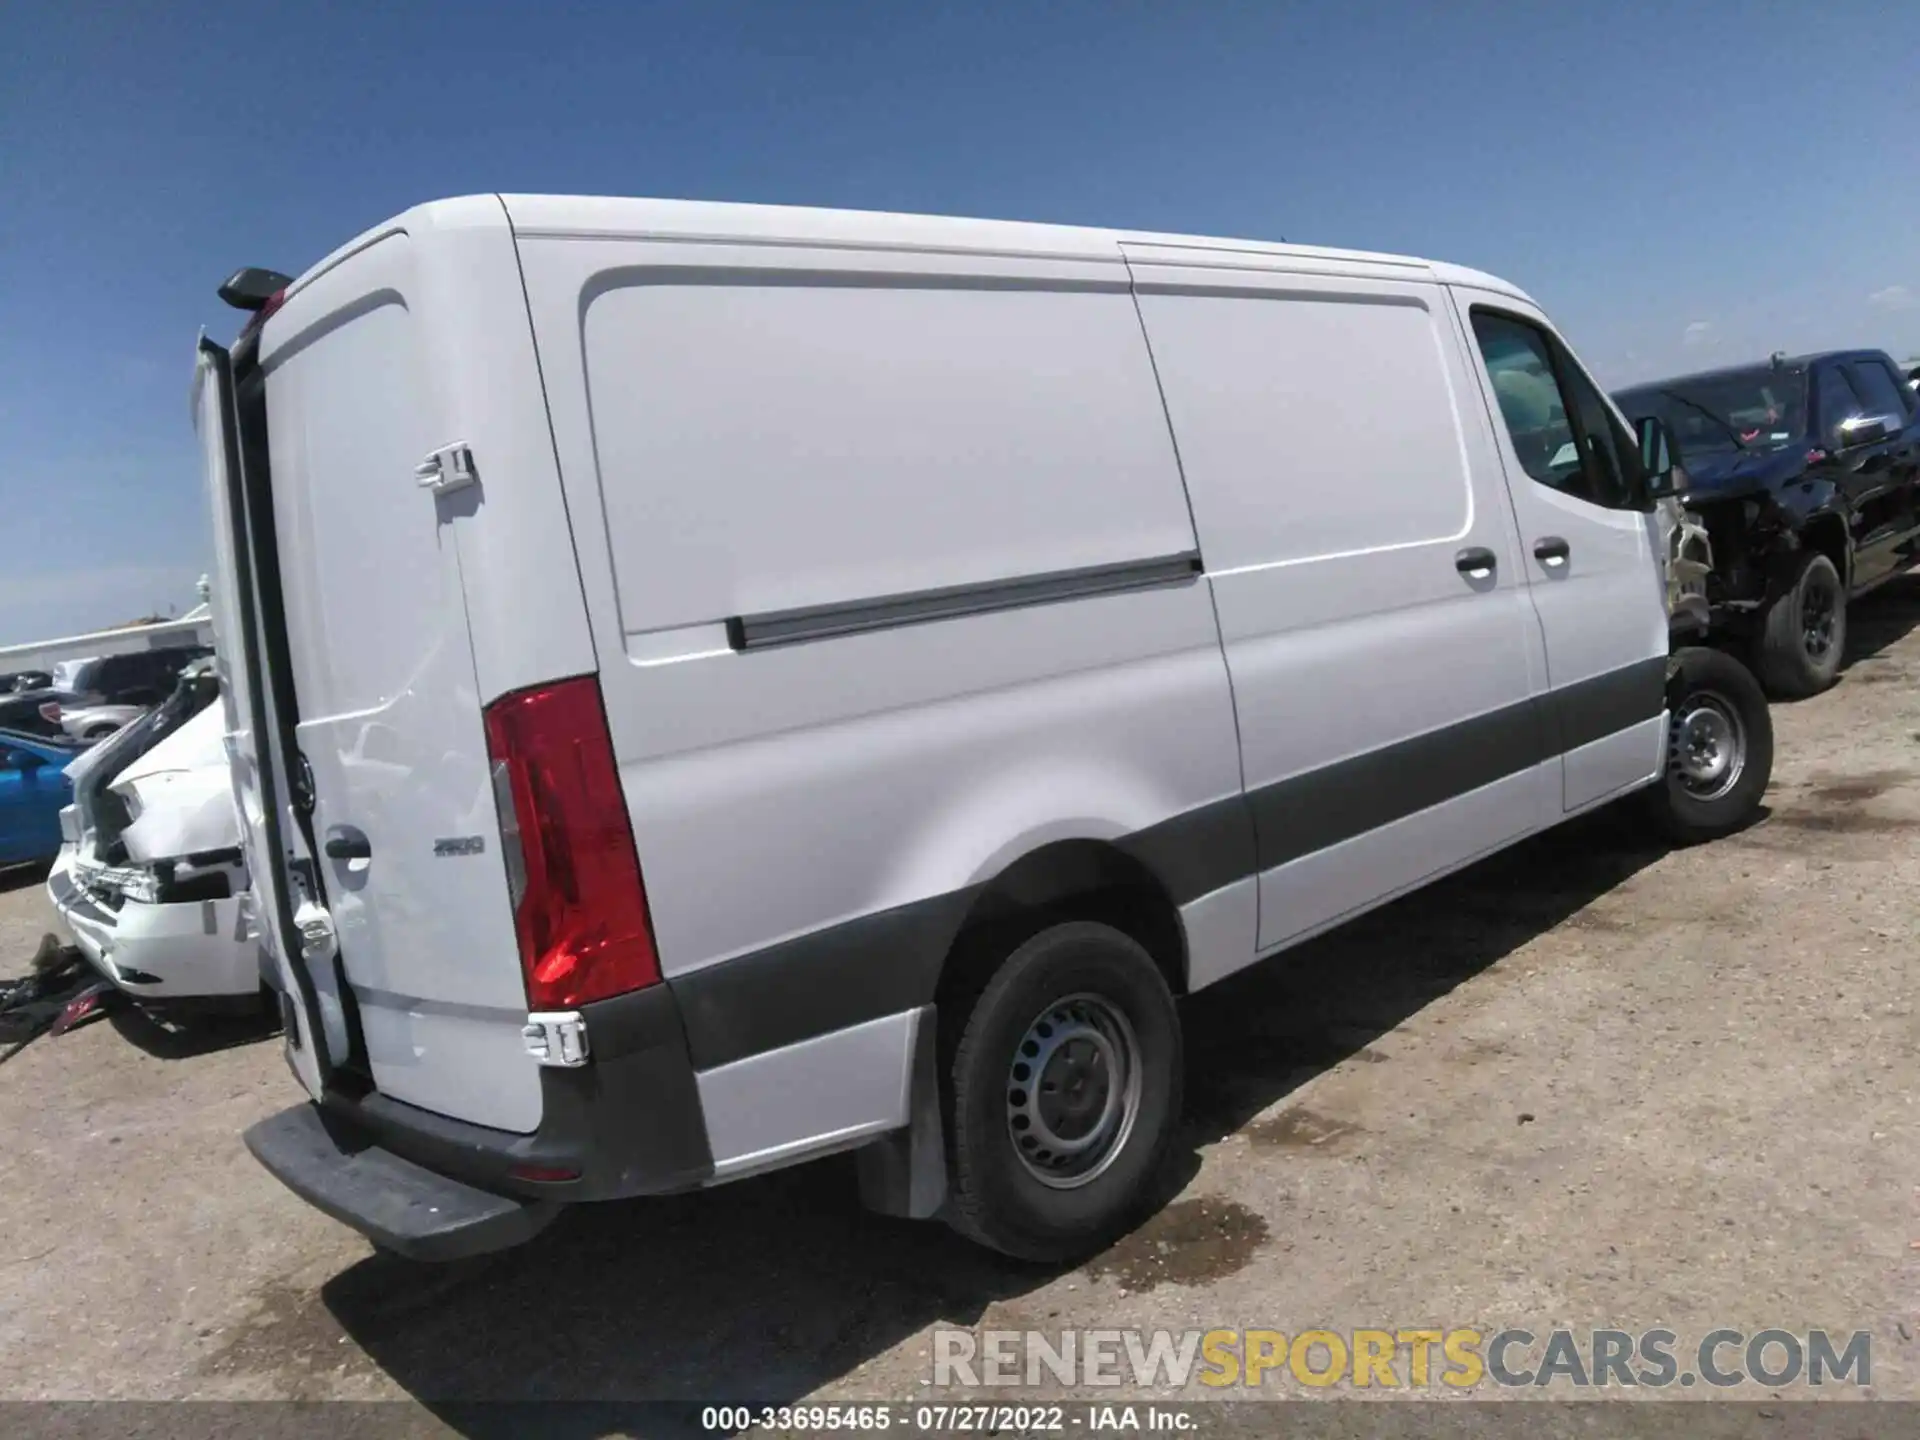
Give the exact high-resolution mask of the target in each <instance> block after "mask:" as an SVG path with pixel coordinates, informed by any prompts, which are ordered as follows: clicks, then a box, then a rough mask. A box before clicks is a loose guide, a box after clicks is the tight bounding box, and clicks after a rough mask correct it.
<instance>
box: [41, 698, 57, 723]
mask: <svg viewBox="0 0 1920 1440" xmlns="http://www.w3.org/2000/svg"><path fill="white" fill-rule="evenodd" d="M40 718H41V719H42V720H44V721H46V722H47V723H48V724H49V725H58V724H59V723H60V702H59V701H58V700H49V701H47V702H46V703H45V704H43V705H41V707H40Z"/></svg>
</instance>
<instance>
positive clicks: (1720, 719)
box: [1667, 690, 1747, 800]
mask: <svg viewBox="0 0 1920 1440" xmlns="http://www.w3.org/2000/svg"><path fill="white" fill-rule="evenodd" d="M1746 768H1747V727H1746V725H1745V724H1744V723H1743V722H1742V721H1741V719H1740V712H1739V710H1738V709H1736V708H1735V707H1734V705H1733V704H1732V702H1730V701H1729V700H1728V699H1727V698H1726V697H1725V696H1723V695H1720V694H1718V693H1716V692H1714V691H1711V690H1700V691H1696V692H1695V693H1694V694H1692V695H1689V696H1688V697H1687V698H1686V701H1685V702H1684V703H1683V704H1682V705H1681V706H1680V708H1679V710H1677V711H1676V712H1675V713H1674V717H1673V725H1672V728H1671V730H1670V732H1669V736H1668V741H1667V769H1668V773H1669V774H1671V775H1674V776H1675V777H1677V778H1678V779H1679V781H1680V784H1681V787H1682V788H1683V789H1685V790H1686V792H1687V793H1688V794H1689V795H1692V796H1694V797H1695V798H1696V799H1700V800H1718V799H1719V798H1720V797H1721V796H1723V795H1725V794H1726V793H1727V792H1728V791H1730V790H1732V789H1733V787H1734V786H1736V785H1738V784H1739V783H1740V777H1741V776H1742V775H1743V774H1745V773H1746Z"/></svg>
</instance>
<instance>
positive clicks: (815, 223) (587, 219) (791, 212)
mask: <svg viewBox="0 0 1920 1440" xmlns="http://www.w3.org/2000/svg"><path fill="white" fill-rule="evenodd" d="M502 204H504V206H505V207H506V211H507V214H508V216H509V217H510V218H511V221H512V224H513V228H514V231H515V233H516V234H520V235H559V236H576V237H581V238H590V237H596V236H604V237H608V238H614V237H637V236H653V237H660V238H680V239H689V240H692V239H701V240H742V241H747V242H750V243H758V244H771V245H780V244H785V245H808V244H813V245H856V244H857V245H875V246H882V247H887V248H899V249H909V250H911V249H939V250H945V251H949V252H951V251H956V250H957V251H973V252H979V253H993V254H1000V255H1024V256H1033V257H1036V258H1053V259H1102V260H1107V259H1112V258H1113V256H1114V252H1115V250H1116V249H1118V248H1123V249H1125V250H1130V251H1134V252H1136V253H1138V252H1143V251H1159V252H1162V253H1161V254H1160V255H1158V256H1156V258H1162V259H1169V260H1174V259H1178V258H1180V257H1178V256H1176V255H1173V254H1168V253H1166V252H1172V251H1186V252H1189V254H1191V253H1192V252H1197V251H1208V252H1212V253H1213V254H1215V255H1219V256H1225V255H1232V254H1239V255H1245V256H1266V257H1272V258H1276V259H1290V260H1298V261H1300V262H1302V268H1307V269H1312V270H1316V271H1319V272H1321V273H1328V272H1332V273H1339V272H1340V271H1342V270H1345V269H1347V268H1348V267H1349V266H1351V267H1352V268H1353V269H1355V270H1369V271H1372V272H1374V273H1375V274H1378V273H1379V272H1381V271H1383V270H1385V271H1389V272H1392V271H1398V272H1401V273H1402V274H1404V275H1405V276H1406V277H1407V278H1409V279H1422V280H1433V281H1438V282H1440V283H1442V284H1449V285H1471V286H1476V287H1478V288H1480V289H1484V290H1492V291H1496V292H1498V293H1500V294H1504V295H1508V296H1511V297H1513V298H1514V299H1517V300H1521V301H1524V302H1526V303H1527V304H1533V300H1532V298H1531V297H1530V296H1529V295H1527V293H1526V292H1525V291H1523V290H1521V289H1519V288H1518V287H1517V286H1515V285H1512V284H1509V283H1508V282H1507V281H1505V280H1502V279H1500V278H1498V277H1497V276H1493V275H1489V274H1486V273H1485V272H1483V271H1479V270H1471V269H1468V268H1466V267H1465V266H1460V265H1450V264H1446V263H1445V262H1441V261H1433V260H1423V259H1419V258H1417V257H1414V256H1409V255H1389V254H1382V253H1376V252H1372V251H1366V250H1337V249H1330V248H1327V247H1324V246H1317V245H1287V244H1279V243H1275V242H1273V241H1268V240H1235V239H1224V238H1220V237H1217V236H1213V237H1209V236H1196V235H1178V234H1156V233H1153V232H1150V231H1137V230H1109V229H1101V228H1096V227H1092V226H1082V225H1046V224H1037V223H1033V222H1028V221H1022V220H974V219H963V218H959V217H955V216H943V215H907V214H893V213H890V212H886V211H878V210H827V209H815V208H812V207H807V206H798V205H743V204H731V203H726V202H719V201H708V200H649V199H630V198H621V197H615V196H601V195H500V196H481V195H474V196H465V197H460V198H456V199H447V200H435V201H430V202H428V203H427V204H424V205H418V206H415V207H414V208H413V209H412V210H409V211H408V212H406V214H405V215H403V216H397V217H395V218H394V219H393V220H390V221H387V222H385V223H383V224H381V225H377V226H374V227H373V228H372V229H370V230H368V231H366V232H364V233H363V234H362V235H360V236H358V237H356V238H355V239H353V240H351V241H349V242H347V243H346V244H345V245H342V246H341V247H340V248H339V249H337V250H335V251H334V252H333V253H332V254H330V255H328V256H327V257H326V258H325V259H323V260H321V261H320V262H319V263H318V264H316V265H314V266H313V267H312V268H311V269H309V270H308V271H306V272H305V273H304V274H303V275H301V277H300V278H299V279H298V280H296V281H295V282H294V284H293V285H292V286H290V287H288V288H289V289H290V290H297V289H300V288H301V287H303V286H304V285H305V284H307V283H308V282H309V281H310V280H312V279H313V278H314V277H315V276H316V275H318V274H319V273H320V272H321V271H324V270H327V269H331V268H332V267H333V266H334V265H336V264H338V263H339V262H340V261H341V260H344V259H345V258H346V257H347V256H348V255H350V254H352V253H353V252H354V251H356V250H359V249H361V248H363V247H364V246H365V245H367V244H369V243H371V242H372V241H373V240H374V239H376V238H378V237H379V236H380V235H383V234H388V233H391V232H392V231H393V230H394V229H395V228H398V227H401V226H403V225H411V224H420V225H425V226H428V227H431V228H435V229H465V228H469V227H471V226H474V225H484V224H489V223H491V224H497V223H499V219H500V212H499V210H498V208H497V207H498V206H499V205H502ZM1202 263H1204V262H1202Z"/></svg>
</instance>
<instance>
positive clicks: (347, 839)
mask: <svg viewBox="0 0 1920 1440" xmlns="http://www.w3.org/2000/svg"><path fill="white" fill-rule="evenodd" d="M321 848H322V849H324V850H325V851H326V852H327V858H328V859H329V860H371V859H372V858H373V842H372V841H370V840H369V839H367V837H366V836H365V835H363V834H361V833H360V832H359V831H358V830H348V829H340V830H336V831H334V832H333V834H331V835H329V836H328V837H327V843H326V844H325V845H324V846H322V847H321Z"/></svg>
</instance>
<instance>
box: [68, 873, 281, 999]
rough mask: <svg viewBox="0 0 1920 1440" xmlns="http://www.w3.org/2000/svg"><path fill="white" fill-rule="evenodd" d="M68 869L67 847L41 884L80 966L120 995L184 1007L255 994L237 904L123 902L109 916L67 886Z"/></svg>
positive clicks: (236, 900) (250, 948) (233, 900)
mask: <svg viewBox="0 0 1920 1440" xmlns="http://www.w3.org/2000/svg"><path fill="white" fill-rule="evenodd" d="M73 861H74V848H73V846H71V845H68V846H66V847H65V848H64V849H62V850H61V852H60V857H59V859H57V860H56V861H54V865H53V872H52V874H50V875H49V876H48V877H47V894H48V896H49V897H50V898H51V899H52V901H53V904H54V908H55V909H56V910H58V911H59V912H60V918H61V919H62V920H64V921H65V922H66V924H67V928H68V929H70V930H71V931H73V938H74V940H75V941H76V942H77V943H78V945H79V946H80V949H81V950H82V951H83V952H84V953H85V955H86V957H87V959H88V960H90V961H91V962H92V963H93V964H94V966H95V967H96V968H97V969H98V970H99V971H100V973H101V974H102V975H104V976H106V978H107V979H109V980H111V981H112V982H113V983H114V984H115V985H117V986H119V987H120V989H122V990H124V991H126V993H127V994H129V995H133V996H136V997H139V998H142V999H151V1000H191V999H200V998H215V997H225V996H244V995H252V994H255V993H257V992H258V991H259V988H260V965H259V959H258V956H257V951H256V946H255V943H254V942H253V941H252V940H246V939H242V938H241V933H242V926H241V914H240V897H239V896H231V897H229V898H227V899H225V900H189V901H185V902H182V903H179V904H173V905H145V904H142V903H140V902H139V901H137V900H131V899H128V900H123V901H122V902H121V904H120V907H119V908H118V909H117V910H116V909H111V908H109V907H108V906H107V905H105V904H103V903H101V902H100V901H98V900H96V899H95V898H94V897H93V896H91V895H89V894H88V893H87V892H86V891H85V890H83V889H82V888H81V887H80V886H79V885H78V884H77V883H75V881H74V878H73Z"/></svg>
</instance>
